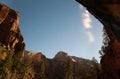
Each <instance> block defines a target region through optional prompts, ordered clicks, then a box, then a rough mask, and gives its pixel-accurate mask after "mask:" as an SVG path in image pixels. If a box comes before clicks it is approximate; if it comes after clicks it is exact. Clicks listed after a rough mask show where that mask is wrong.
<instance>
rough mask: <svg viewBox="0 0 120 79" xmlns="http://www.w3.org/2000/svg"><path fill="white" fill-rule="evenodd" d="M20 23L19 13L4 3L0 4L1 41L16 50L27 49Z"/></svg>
mask: <svg viewBox="0 0 120 79" xmlns="http://www.w3.org/2000/svg"><path fill="white" fill-rule="evenodd" d="M18 24H19V13H18V12H16V11H15V10H13V9H11V8H9V7H7V6H6V5H4V4H0V43H1V44H2V45H3V46H5V47H6V48H8V49H10V50H14V51H15V52H20V51H23V50H24V49H25V43H24V42H23V36H22V34H21V32H20V28H19V27H18V26H19V25H18Z"/></svg>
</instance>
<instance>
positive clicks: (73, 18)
mask: <svg viewBox="0 0 120 79" xmlns="http://www.w3.org/2000/svg"><path fill="white" fill-rule="evenodd" d="M1 2H2V3H4V4H6V5H8V6H9V7H11V8H12V9H14V10H16V11H18V12H19V13H20V24H19V26H20V28H21V32H22V34H23V36H24V41H25V43H26V49H27V50H30V51H33V52H42V53H43V54H45V55H46V56H47V57H49V58H52V57H54V55H55V54H56V53H57V52H59V51H64V52H67V53H69V55H74V56H77V57H83V58H87V59H91V58H92V57H95V58H96V59H99V54H98V51H99V50H100V47H101V45H102V25H101V24H100V22H98V20H97V19H95V18H94V17H93V16H91V15H90V14H89V13H88V12H87V11H86V10H85V8H84V7H82V6H80V4H78V3H77V2H76V1H75V0H3V1H1Z"/></svg>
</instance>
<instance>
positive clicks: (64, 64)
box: [25, 51, 100, 79]
mask: <svg viewBox="0 0 120 79" xmlns="http://www.w3.org/2000/svg"><path fill="white" fill-rule="evenodd" d="M25 55H26V58H31V60H32V63H33V68H34V72H35V73H36V72H37V73H40V71H38V70H40V64H41V63H44V70H45V72H44V75H45V78H46V79H70V78H68V76H70V75H71V77H73V79H97V76H98V75H99V72H100V71H99V64H98V63H97V62H96V61H94V60H88V59H83V58H78V57H75V56H70V55H68V54H67V53H65V52H63V51H60V52H58V53H57V54H56V55H55V57H54V58H51V59H49V58H47V57H45V56H44V55H43V54H42V53H37V54H35V53H34V54H31V52H29V51H26V53H25ZM26 58H25V59H26ZM35 76H38V75H37V74H35ZM65 76H67V78H66V77H65ZM33 78H34V77H33ZM34 79H37V78H36V77H35V78H34Z"/></svg>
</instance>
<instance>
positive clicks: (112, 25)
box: [76, 0, 120, 79]
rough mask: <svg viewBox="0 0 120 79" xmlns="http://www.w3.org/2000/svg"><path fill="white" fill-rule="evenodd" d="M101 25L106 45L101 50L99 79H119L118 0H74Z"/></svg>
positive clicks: (119, 16)
mask: <svg viewBox="0 0 120 79" xmlns="http://www.w3.org/2000/svg"><path fill="white" fill-rule="evenodd" d="M76 1H78V2H79V3H81V4H82V5H83V6H85V7H86V8H87V10H88V11H89V12H90V13H91V14H93V15H94V16H95V17H96V18H97V19H98V20H99V21H100V22H101V23H102V24H103V25H104V29H105V32H106V34H107V37H108V39H109V40H107V41H108V42H107V43H108V44H107V46H105V47H104V48H103V49H102V50H103V53H104V55H103V56H102V58H101V67H102V70H103V74H102V76H101V78H100V79H120V9H119V8H120V0H76Z"/></svg>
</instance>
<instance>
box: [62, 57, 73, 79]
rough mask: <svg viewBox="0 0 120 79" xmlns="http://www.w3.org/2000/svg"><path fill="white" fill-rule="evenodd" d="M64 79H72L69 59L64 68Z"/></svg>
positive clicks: (71, 63)
mask: <svg viewBox="0 0 120 79" xmlns="http://www.w3.org/2000/svg"><path fill="white" fill-rule="evenodd" d="M64 79H73V62H72V60H71V59H69V60H68V62H67V64H66V65H65V67H64Z"/></svg>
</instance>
